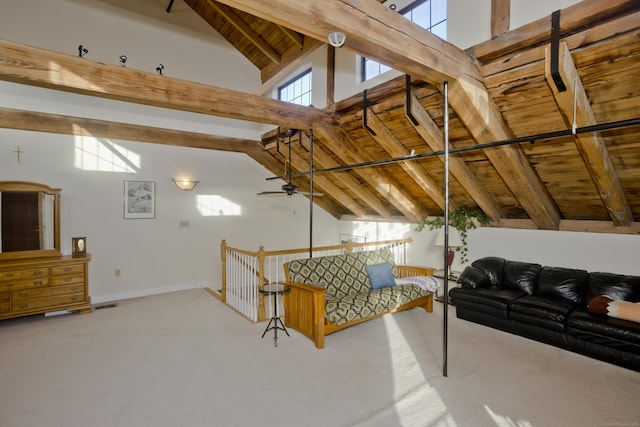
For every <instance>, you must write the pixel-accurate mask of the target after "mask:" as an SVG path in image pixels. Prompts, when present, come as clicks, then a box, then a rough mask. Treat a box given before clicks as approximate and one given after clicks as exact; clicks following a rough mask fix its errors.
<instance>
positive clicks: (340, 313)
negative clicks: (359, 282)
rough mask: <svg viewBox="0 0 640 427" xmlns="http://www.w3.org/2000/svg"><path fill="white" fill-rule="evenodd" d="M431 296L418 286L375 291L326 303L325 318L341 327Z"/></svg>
mask: <svg viewBox="0 0 640 427" xmlns="http://www.w3.org/2000/svg"><path fill="white" fill-rule="evenodd" d="M429 294H430V292H428V291H425V290H423V289H422V288H421V287H420V286H418V285H416V284H404V285H396V286H391V287H387V288H381V289H374V290H370V291H369V292H363V293H360V294H356V295H346V296H344V297H342V298H333V299H332V300H329V301H326V302H325V306H324V316H325V317H326V318H327V319H328V320H330V321H332V322H333V323H335V324H336V325H338V326H340V325H343V324H345V323H347V322H350V321H353V320H359V319H364V318H366V317H371V316H375V315H377V314H382V313H384V312H387V311H389V310H392V309H394V308H398V307H399V306H401V305H404V304H407V303H409V302H411V301H414V300H416V299H418V298H420V297H423V296H427V295H429Z"/></svg>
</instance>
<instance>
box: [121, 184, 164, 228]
mask: <svg viewBox="0 0 640 427" xmlns="http://www.w3.org/2000/svg"><path fill="white" fill-rule="evenodd" d="M124 217H125V219H134V218H155V217H156V183H155V181H125V182H124Z"/></svg>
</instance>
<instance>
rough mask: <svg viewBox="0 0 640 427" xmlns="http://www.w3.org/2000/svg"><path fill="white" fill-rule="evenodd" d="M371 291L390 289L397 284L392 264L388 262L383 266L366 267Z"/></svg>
mask: <svg viewBox="0 0 640 427" xmlns="http://www.w3.org/2000/svg"><path fill="white" fill-rule="evenodd" d="M365 269H366V270H367V275H368V276H369V281H370V282H371V289H381V288H388V287H389V286H394V285H395V284H396V281H395V278H394V277H393V273H392V271H391V264H389V262H388V261H386V262H383V263H381V264H371V265H365Z"/></svg>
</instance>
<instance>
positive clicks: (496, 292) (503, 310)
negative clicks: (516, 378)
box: [449, 257, 640, 371]
mask: <svg viewBox="0 0 640 427" xmlns="http://www.w3.org/2000/svg"><path fill="white" fill-rule="evenodd" d="M458 283H459V284H460V287H455V288H452V289H451V290H450V291H449V296H450V298H451V302H452V304H454V305H455V307H456V316H457V317H459V318H460V319H465V320H469V321H472V322H475V323H480V324H483V325H486V326H490V327H493V328H497V329H501V330H503V331H507V332H510V333H513V334H517V335H521V336H523V337H527V338H531V339H534V340H537V341H541V342H544V343H547V344H551V345H555V346H557V347H561V348H564V349H567V350H570V351H574V352H577V353H581V354H584V355H587V356H590V357H593V358H596V359H599V360H603V361H605V362H609V363H613V364H616V365H619V366H623V367H625V368H629V369H633V370H635V371H640V323H637V322H632V321H628V320H623V319H618V318H614V317H610V316H607V315H596V314H592V313H590V312H589V310H588V303H589V301H591V300H592V299H593V298H595V297H597V296H603V295H604V296H608V297H609V298H612V299H614V300H624V301H630V302H638V301H640V276H628V275H620V274H612V273H599V272H592V273H589V272H587V271H585V270H578V269H570V268H562V267H544V266H541V265H540V264H534V263H527V262H519V261H509V260H505V259H504V258H498V257H486V258H481V259H478V260H476V261H474V262H473V263H472V264H471V265H470V266H468V267H467V268H465V269H464V271H463V272H462V274H461V275H460V277H459V279H458Z"/></svg>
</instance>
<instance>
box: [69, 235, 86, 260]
mask: <svg viewBox="0 0 640 427" xmlns="http://www.w3.org/2000/svg"><path fill="white" fill-rule="evenodd" d="M71 256H74V257H78V256H87V238H86V237H72V238H71Z"/></svg>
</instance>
